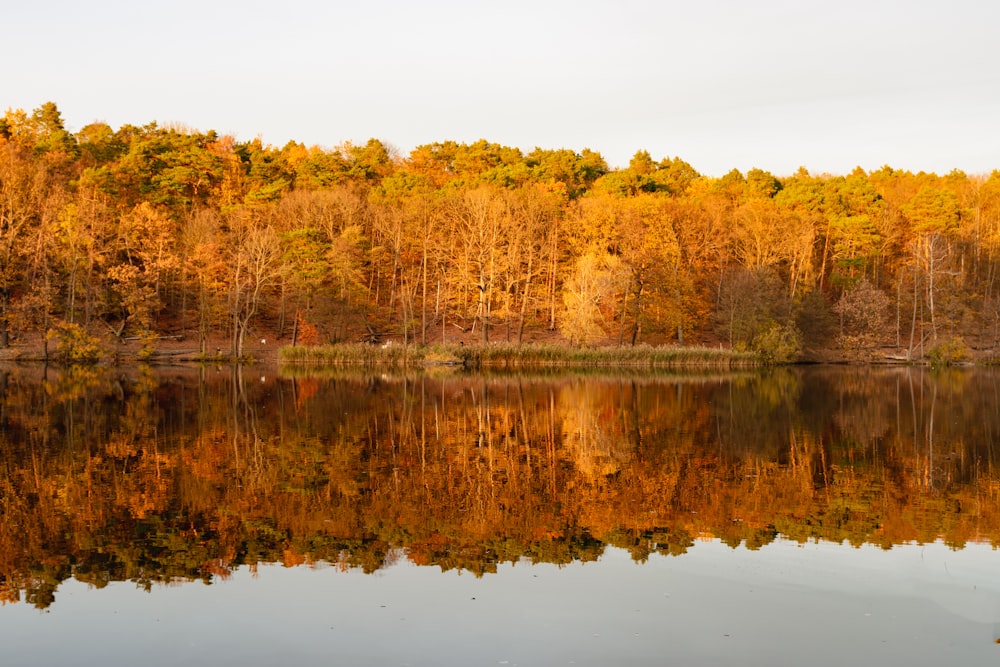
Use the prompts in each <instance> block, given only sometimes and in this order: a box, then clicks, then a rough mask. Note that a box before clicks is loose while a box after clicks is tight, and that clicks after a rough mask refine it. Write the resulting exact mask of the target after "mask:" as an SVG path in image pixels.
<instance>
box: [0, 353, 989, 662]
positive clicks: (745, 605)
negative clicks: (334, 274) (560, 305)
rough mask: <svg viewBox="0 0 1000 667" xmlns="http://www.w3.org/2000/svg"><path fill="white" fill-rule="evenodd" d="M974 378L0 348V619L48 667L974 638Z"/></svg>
mask: <svg viewBox="0 0 1000 667" xmlns="http://www.w3.org/2000/svg"><path fill="white" fill-rule="evenodd" d="M998 390H1000V376H998V375H997V374H994V373H992V372H985V371H962V372H948V373H942V374H930V373H927V372H924V371H921V370H917V369H864V370H858V369H821V368H817V369H782V370H778V371H773V372H767V373H746V374H736V375H718V374H684V375H659V374H658V375H652V376H650V375H633V374H609V373H599V374H588V375H535V376H506V375H491V376H489V375H488V376H484V375H475V376H470V375H450V374H449V375H445V376H433V375H431V376H428V375H423V374H420V375H417V374H414V375H396V374H378V375H363V374H351V373H342V372H333V373H329V374H327V377H316V376H311V377H292V376H288V377H282V376H280V375H279V374H277V373H276V372H275V371H274V370H273V369H260V368H254V369H242V370H241V369H229V368H224V369H223V368H220V369H170V370H162V369H161V370H158V371H154V370H145V371H141V372H140V371H134V372H133V371H121V370H111V369H85V370H71V371H58V372H57V371H53V370H52V369H48V370H41V369H36V368H17V367H15V368H10V369H7V370H6V371H5V372H0V391H2V397H3V403H2V409H0V419H2V425H3V432H2V435H0V503H2V504H0V590H2V593H0V594H2V595H3V597H4V599H5V600H6V601H7V602H8V604H6V605H5V606H4V607H3V608H0V641H2V642H3V645H4V646H5V656H7V655H9V656H11V659H12V660H13V662H11V663H10V664H52V665H55V664H70V663H73V664H102V665H115V664H122V665H126V664H136V663H137V662H141V663H142V664H177V663H180V662H183V663H185V664H216V665H217V664H234V665H235V664H240V665H248V664H276V663H278V662H287V661H288V660H289V658H291V659H294V661H295V662H297V663H298V664H412V665H424V664H427V665H430V664H455V665H469V664H520V665H529V664H543V665H549V664H587V665H602V664H664V663H667V664H670V663H673V664H685V665H690V664H737V663H739V664H802V663H803V662H806V661H808V662H811V663H813V664H843V663H844V662H845V661H847V660H848V659H850V660H852V661H855V662H856V661H858V660H860V661H862V662H866V663H867V662H885V661H887V660H893V659H904V658H905V659H906V660H907V661H908V662H910V663H911V664H942V663H944V662H946V661H947V662H955V661H957V660H964V661H966V662H970V661H971V662H972V663H975V664H980V663H982V662H984V661H985V660H991V661H992V660H995V659H996V658H998V657H1000V645H997V644H995V643H994V640H995V639H996V638H997V637H998V635H997V624H998V623H1000V592H998V586H997V585H996V584H995V583H994V581H1000V579H997V577H996V576H995V574H994V573H995V572H997V571H998V566H1000V555H998V554H997V552H996V551H994V550H993V548H992V546H991V545H992V544H995V543H997V541H998V538H1000V512H998V509H1000V508H998V504H997V493H998V490H1000V479H998V474H997V472H998V471H997V467H996V463H997V459H996V452H997V449H996V444H997V443H996V440H997V437H998V434H1000V400H998V398H997V396H998ZM5 660H6V658H5Z"/></svg>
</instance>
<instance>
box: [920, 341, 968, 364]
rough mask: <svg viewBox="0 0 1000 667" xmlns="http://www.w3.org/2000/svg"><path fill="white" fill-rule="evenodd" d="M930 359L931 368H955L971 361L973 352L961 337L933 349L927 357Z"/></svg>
mask: <svg viewBox="0 0 1000 667" xmlns="http://www.w3.org/2000/svg"><path fill="white" fill-rule="evenodd" d="M927 356H928V357H929V358H930V361H931V366H934V367H941V366H953V365H955V364H961V363H965V362H967V361H969V360H970V359H971V358H972V350H970V349H969V347H968V346H967V345H966V344H965V341H964V340H962V339H961V338H960V337H955V338H949V339H948V340H945V341H942V342H940V343H938V344H937V345H935V346H934V347H932V348H931V349H930V352H928V355H927Z"/></svg>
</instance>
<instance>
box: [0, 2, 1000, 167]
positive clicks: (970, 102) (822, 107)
mask: <svg viewBox="0 0 1000 667" xmlns="http://www.w3.org/2000/svg"><path fill="white" fill-rule="evenodd" d="M0 24H2V26H3V35H4V36H3V39H2V40H0V62H2V63H3V66H2V67H0V109H8V108H12V109H24V110H26V111H30V110H32V109H35V108H37V107H38V106H40V105H41V104H43V103H44V102H46V101H53V102H55V103H56V104H57V106H58V107H59V109H60V110H61V111H62V114H63V118H64V120H65V123H66V126H67V129H69V130H71V131H76V130H79V129H80V128H82V127H83V126H85V125H87V124H88V123H91V122H94V121H102V122H105V123H108V124H109V125H111V126H112V127H113V128H118V127H120V126H121V125H123V124H133V125H142V124H145V123H148V122H151V121H156V122H158V123H161V124H166V123H176V124H180V125H184V126H187V127H190V128H192V129H195V130H201V131H207V130H216V131H217V132H219V133H220V134H230V135H233V136H235V137H236V138H237V139H238V140H240V141H247V140H251V139H253V138H255V137H260V138H261V140H262V141H263V142H264V143H266V144H271V145H274V146H279V147H280V146H283V145H284V144H285V143H287V142H288V141H297V142H299V143H303V144H306V145H308V146H313V145H318V146H321V147H323V148H332V147H334V146H337V145H340V144H343V143H345V142H351V143H355V144H359V143H361V144H363V143H364V142H366V141H367V140H368V139H369V138H373V137H374V138H377V139H379V140H381V141H383V142H385V143H386V144H388V145H390V146H392V147H394V148H395V149H396V150H397V151H398V153H399V155H400V156H402V157H405V156H406V155H408V154H409V152H410V151H411V150H412V149H413V148H414V147H416V146H419V145H422V144H428V143H433V142H439V141H447V140H453V141H458V142H467V143H471V142H474V141H477V140H479V139H486V140H487V141H491V142H495V143H499V144H503V145H507V146H517V147H519V148H521V149H522V150H524V151H530V150H532V149H533V148H535V147H541V148H546V149H557V148H568V149H571V150H574V151H581V150H583V149H584V148H589V149H591V150H594V151H597V152H599V153H601V155H603V156H604V158H605V159H606V160H607V162H608V163H609V165H610V166H612V167H625V166H627V165H628V162H629V159H630V158H631V157H632V156H633V155H634V154H635V153H636V152H637V151H639V150H645V151H648V152H649V153H650V155H651V156H652V157H653V158H654V159H656V160H659V159H661V158H667V157H679V158H681V159H683V160H686V161H687V162H689V163H690V164H691V165H692V166H693V167H694V168H695V169H697V170H698V171H699V172H701V173H703V174H706V175H709V176H721V175H723V174H725V173H726V172H728V171H730V170H732V169H734V168H735V169H739V170H740V171H743V172H746V171H747V170H748V169H751V168H759V169H764V170H767V171H770V172H771V173H773V174H774V175H776V176H783V175H789V174H792V173H794V172H795V171H797V170H798V169H799V168H800V167H805V168H806V169H807V170H808V171H809V172H811V173H814V174H846V173H849V172H850V171H852V170H853V169H854V168H855V167H861V168H863V169H865V170H867V171H871V170H875V169H879V168H880V167H882V166H883V165H889V166H891V167H894V168H896V169H906V170H909V171H913V172H917V171H927V172H935V173H938V174H944V173H948V172H950V171H952V170H953V169H960V170H962V171H964V172H966V173H968V174H988V173H990V172H991V171H993V170H994V169H1000V131H998V123H997V121H998V119H1000V66H998V64H1000V39H997V38H996V35H995V31H996V28H997V26H1000V3H997V2H990V1H989V0H951V1H950V2H948V3H943V2H939V1H938V2H930V1H927V0H837V1H831V0H826V1H824V2H814V1H811V0H797V1H795V0H788V1H783V0H757V1H754V0H739V1H731V0H718V1H716V2H708V1H701V2H695V1H693V0H688V1H687V2H676V1H674V0H661V1H659V2H653V1H649V2H647V1H642V0H614V1H613V2H612V1H610V0H609V1H603V2H596V1H592V0H575V1H568V0H534V1H522V0H507V1H505V2H479V1H477V0H425V1H423V2H419V1H418V0H409V1H397V0H383V1H382V2H362V1H361V0H355V1H353V2H341V1H338V0H325V1H322V0H279V1H268V2H261V1H258V0H240V1H239V2H236V1H232V0H200V1H195V0H176V1H173V2H171V1H161V2H145V1H141V0H126V1H119V0H93V1H92V2H89V3H83V2H79V0H49V1H47V2H31V3H29V2H17V3H16V4H12V6H5V7H4V9H3V13H2V15H0Z"/></svg>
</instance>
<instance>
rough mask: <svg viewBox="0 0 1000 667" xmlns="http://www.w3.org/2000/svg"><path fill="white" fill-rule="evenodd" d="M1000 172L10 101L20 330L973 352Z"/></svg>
mask: <svg viewBox="0 0 1000 667" xmlns="http://www.w3.org/2000/svg"><path fill="white" fill-rule="evenodd" d="M998 268H1000V172H994V173H993V174H992V175H990V176H989V177H986V176H969V175H966V174H963V173H961V172H957V171H955V172H952V173H950V174H947V175H944V176H938V175H935V174H928V173H923V172H921V173H917V174H913V173H910V172H906V171H898V170H894V169H892V168H890V167H883V168H882V169H880V170H877V171H873V172H870V173H866V172H865V171H863V170H861V169H857V170H855V171H854V172H852V173H851V174H848V175H839V176H821V175H813V174H810V173H808V172H807V171H805V170H804V169H801V170H800V171H799V172H797V173H796V174H793V175H790V176H786V177H781V178H779V177H776V176H775V175H772V174H770V173H767V172H765V171H761V170H757V169H753V170H750V171H749V172H747V173H746V174H743V173H740V172H739V171H736V170H734V171H732V172H730V173H729V174H726V175H725V176H723V177H721V178H711V177H706V176H702V175H701V174H699V173H698V172H697V171H696V170H695V169H694V168H692V166H691V165H689V164H687V163H686V162H684V161H683V160H681V159H679V158H665V159H662V160H659V161H657V160H654V159H653V158H652V157H651V156H650V155H649V154H648V153H647V152H645V151H639V152H637V153H636V155H635V156H634V157H633V159H632V161H631V162H630V164H629V166H628V167H627V168H623V169H609V167H608V165H607V163H606V162H605V160H604V159H603V158H602V157H601V155H600V154H598V153H595V152H592V151H589V150H583V151H581V152H575V151H572V150H566V149H558V150H548V149H540V148H539V149H535V150H533V151H531V152H529V153H524V152H523V151H521V150H519V149H516V148H510V147H506V146H501V145H497V144H493V143H489V142H487V141H478V142H476V143H473V144H459V143H455V142H451V141H444V142H440V143H434V144H429V145H425V146H420V147H418V148H416V149H414V150H413V151H412V152H411V153H410V154H409V155H408V156H405V157H404V156H399V155H395V154H394V153H393V151H392V150H391V149H390V148H389V147H388V146H386V145H384V144H383V143H381V142H379V141H377V140H374V139H372V140H370V141H368V142H367V143H366V144H365V145H363V146H358V145H351V144H344V145H341V146H338V147H335V148H332V149H322V148H318V147H306V146H304V145H302V144H299V143H295V142H290V143H289V144H287V145H285V146H283V147H281V148H276V147H272V146H267V145H263V144H262V143H261V141H260V140H253V141H247V142H238V141H235V140H234V139H233V138H232V137H228V136H220V135H218V134H216V133H215V132H212V131H209V132H200V131H195V130H190V129H186V128H181V127H161V126H159V125H157V124H155V123H151V124H148V125H143V126H133V125H125V126H122V127H120V128H118V129H117V130H115V129H113V128H111V127H109V126H108V125H107V124H104V123H93V124H90V125H87V126H86V127H84V128H82V129H81V130H80V131H79V132H76V133H75V134H74V133H70V132H68V131H67V130H66V129H65V127H64V124H63V121H62V118H61V115H60V112H59V110H58V108H57V107H56V105H55V104H53V103H46V104H44V105H42V106H41V107H39V108H38V109H36V110H34V111H33V112H31V113H27V112H24V111H21V110H8V111H7V112H6V114H5V115H4V116H3V118H2V119H0V347H6V346H8V345H10V344H11V340H12V339H13V340H15V341H16V340H17V339H19V338H20V339H23V340H28V339H30V338H31V337H32V336H38V335H44V339H43V340H44V341H46V342H49V341H51V342H52V345H53V351H54V352H61V353H62V354H65V355H68V356H71V357H78V358H87V357H92V356H94V355H97V354H99V353H100V341H101V338H102V337H104V339H105V340H107V336H109V335H110V336H112V337H114V338H118V339H124V338H130V339H140V340H143V341H146V342H148V343H149V344H150V345H152V344H153V342H152V341H155V339H156V338H157V337H158V336H164V335H185V336H189V337H191V338H194V337H197V340H198V341H199V347H200V349H201V351H202V352H205V351H206V350H207V349H208V347H209V341H210V340H212V341H214V342H216V343H217V342H218V341H219V340H225V341H226V349H227V350H228V351H229V353H231V354H232V355H233V356H243V355H244V353H245V349H244V342H245V341H246V340H247V337H248V335H249V333H250V332H251V330H253V331H254V332H256V331H257V330H258V329H259V330H262V331H265V330H266V331H269V332H272V334H273V335H277V336H279V338H281V339H283V340H284V341H286V342H289V341H293V342H296V343H311V342H336V341H345V340H357V339H358V338H359V337H361V336H364V337H366V338H368V339H370V340H381V339H385V338H388V337H393V338H395V339H398V340H401V341H403V342H417V343H431V342H438V341H442V340H445V341H454V340H468V341H489V340H498V339H503V340H509V341H524V340H532V339H536V338H539V337H542V336H545V337H547V338H551V336H552V335H553V334H554V335H557V336H561V337H562V338H564V339H565V340H567V341H568V342H570V343H573V344H594V343H602V344H617V345H632V344H635V343H637V342H651V343H663V342H677V343H680V344H688V343H691V342H698V343H711V344H716V343H718V342H726V343H728V344H730V345H732V346H734V347H741V348H750V349H757V350H764V351H769V352H771V353H772V354H776V355H777V356H782V357H789V358H790V357H793V356H795V355H797V354H799V353H800V352H802V351H803V350H806V351H812V352H813V353H815V352H816V351H817V350H823V349H827V350H829V349H834V348H837V349H839V350H841V352H840V353H841V354H848V355H854V356H861V357H865V356H870V355H872V354H874V353H875V351H876V350H877V349H878V348H880V347H886V346H889V347H892V348H895V350H896V351H895V352H894V354H897V355H900V356H903V357H906V358H918V357H921V356H925V355H927V354H930V353H932V352H933V353H934V354H937V355H941V356H945V357H949V358H960V357H961V356H963V355H965V354H968V352H969V348H970V347H972V348H982V349H992V348H993V347H994V346H995V345H996V342H997V338H998V335H1000V298H998V285H997V283H998V279H997V276H998Z"/></svg>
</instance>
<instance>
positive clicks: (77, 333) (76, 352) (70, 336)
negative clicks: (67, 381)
mask: <svg viewBox="0 0 1000 667" xmlns="http://www.w3.org/2000/svg"><path fill="white" fill-rule="evenodd" d="M45 339H46V340H47V341H49V342H53V343H55V346H56V349H55V352H54V355H53V356H55V357H56V359H58V360H60V361H65V362H68V363H74V364H92V363H96V362H97V361H98V360H99V359H100V358H101V355H102V354H103V353H104V350H103V349H102V348H101V345H100V343H99V342H98V340H97V338H95V337H94V336H92V335H91V334H89V333H88V332H87V330H86V329H84V328H83V327H81V326H80V325H78V324H74V323H72V322H62V323H60V324H57V325H56V326H54V327H52V328H51V329H49V330H48V332H47V333H46V334H45Z"/></svg>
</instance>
